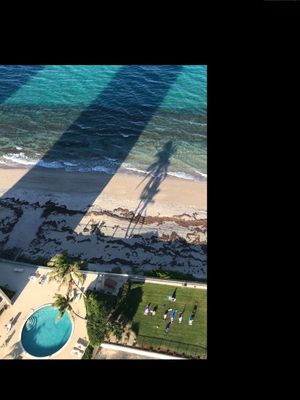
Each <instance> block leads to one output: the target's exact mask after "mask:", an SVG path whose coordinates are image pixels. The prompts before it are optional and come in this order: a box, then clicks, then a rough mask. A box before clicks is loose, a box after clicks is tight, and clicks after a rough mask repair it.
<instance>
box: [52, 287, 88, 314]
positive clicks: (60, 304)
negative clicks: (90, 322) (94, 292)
mask: <svg viewBox="0 0 300 400" xmlns="http://www.w3.org/2000/svg"><path fill="white" fill-rule="evenodd" d="M54 298H55V301H54V303H52V307H56V308H58V312H59V314H58V319H61V318H62V317H63V316H64V313H65V312H66V311H70V312H72V313H74V314H75V315H76V316H77V317H79V318H81V319H86V317H85V318H84V317H81V316H80V315H79V314H77V313H76V312H75V311H74V310H73V308H72V306H71V304H70V303H71V301H72V300H70V297H69V295H68V294H67V295H66V296H63V295H61V294H58V293H56V294H55V295H54Z"/></svg>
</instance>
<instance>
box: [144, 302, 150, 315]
mask: <svg viewBox="0 0 300 400" xmlns="http://www.w3.org/2000/svg"><path fill="white" fill-rule="evenodd" d="M150 307H151V303H149V304H147V307H146V308H145V311H144V315H148V313H149V311H150Z"/></svg>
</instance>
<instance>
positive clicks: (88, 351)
mask: <svg viewBox="0 0 300 400" xmlns="http://www.w3.org/2000/svg"><path fill="white" fill-rule="evenodd" d="M93 351H94V347H93V346H91V345H90V344H89V345H88V347H87V348H86V349H85V352H84V354H83V356H82V360H90V359H91V358H92V355H93Z"/></svg>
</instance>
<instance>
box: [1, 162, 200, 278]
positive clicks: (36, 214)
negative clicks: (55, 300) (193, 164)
mask: <svg viewBox="0 0 300 400" xmlns="http://www.w3.org/2000/svg"><path fill="white" fill-rule="evenodd" d="M151 179H152V181H151ZM206 212H207V184H206V182H196V181H189V180H183V179H178V178H175V177H169V176H167V177H166V179H164V180H162V181H157V180H155V178H154V179H153V178H151V177H150V176H149V177H145V176H137V175H133V174H132V175H130V174H124V173H116V174H115V175H114V176H112V175H107V174H104V173H98V172H93V173H91V172H87V173H85V172H66V171H63V170H56V169H46V168H37V167H34V168H32V169H31V170H28V169H21V168H20V169H13V168H1V169H0V253H2V254H5V253H7V252H9V251H11V249H13V250H14V251H18V252H19V253H20V255H21V256H22V257H23V258H26V257H29V258H31V259H32V258H37V257H46V258H47V257H48V258H49V257H51V256H52V255H54V254H55V253H57V252H59V251H62V250H64V249H65V250H67V251H68V252H69V253H70V254H74V255H76V256H79V257H81V258H82V259H85V260H87V261H88V262H89V263H90V264H89V265H90V268H91V269H95V270H106V271H109V270H111V269H112V268H113V267H116V266H121V267H122V271H123V272H124V273H125V272H131V271H132V268H133V267H135V268H138V270H139V271H143V270H145V269H156V268H158V267H159V266H160V267H161V268H166V269H172V268H174V269H176V270H180V271H182V272H186V273H193V274H194V275H195V276H198V277H201V278H205V277H206V246H205V245H206V242H207V224H206V221H207V219H206Z"/></svg>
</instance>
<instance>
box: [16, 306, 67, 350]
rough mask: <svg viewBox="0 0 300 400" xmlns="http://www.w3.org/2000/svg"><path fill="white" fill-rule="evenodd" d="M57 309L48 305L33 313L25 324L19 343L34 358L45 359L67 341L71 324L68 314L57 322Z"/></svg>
mask: <svg viewBox="0 0 300 400" xmlns="http://www.w3.org/2000/svg"><path fill="white" fill-rule="evenodd" d="M57 317H58V309H57V308H53V307H51V306H50V305H47V306H43V307H42V308H40V309H38V310H37V311H35V312H34V313H33V314H31V316H30V317H29V318H28V319H27V321H26V322H25V324H24V326H23V329H22V334H21V342H22V346H23V348H24V350H25V351H26V352H27V353H29V354H30V355H32V356H34V357H47V356H50V355H53V354H54V353H56V352H58V350H60V349H61V348H62V347H63V346H64V345H65V344H66V343H67V341H68V340H69V338H70V336H71V334H72V330H73V323H72V320H71V318H70V315H69V313H68V312H65V313H64V316H63V317H62V318H61V319H60V320H58V319H57Z"/></svg>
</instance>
